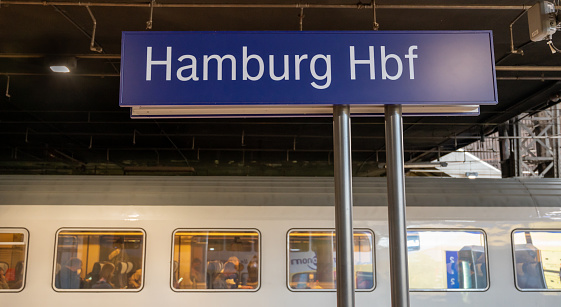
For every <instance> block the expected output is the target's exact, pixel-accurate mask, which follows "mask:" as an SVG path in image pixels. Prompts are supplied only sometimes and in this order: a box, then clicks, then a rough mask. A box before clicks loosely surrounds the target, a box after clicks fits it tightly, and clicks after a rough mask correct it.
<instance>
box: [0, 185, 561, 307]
mask: <svg viewBox="0 0 561 307" xmlns="http://www.w3.org/2000/svg"><path fill="white" fill-rule="evenodd" d="M406 195H407V197H406V204H407V229H408V231H407V247H408V271H409V287H410V301H411V306H427V307H428V306H430V307H439V306H447V307H448V306H496V305H499V304H500V305H505V306H526V305H531V306H558V305H559V302H561V274H560V269H561V180H558V179H520V178H508V179H475V180H471V179H456V178H426V177H425V178H414V177H408V178H407V179H406ZM334 199H335V197H334V182H333V178H329V177H202V176H69V175H66V176H57V175H0V298H1V301H2V303H3V304H6V305H7V306H41V305H49V306H51V305H52V306H75V305H76V304H79V305H80V306H99V305H105V304H109V305H112V306H113V305H116V306H120V305H123V306H125V305H126V306H129V305H131V306H156V305H157V304H165V305H170V306H182V305H193V304H196V305H201V306H205V307H214V306H216V307H218V306H220V307H223V306H229V307H230V306H231V307H235V306H244V307H247V306H268V307H281V306H282V307H284V306H302V307H304V306H333V307H334V306H336V296H337V294H336V289H335V288H336V274H335V271H336V265H335V263H336V256H337V255H336V253H335V250H336V249H335V245H336V239H337V238H336V235H335V229H334V227H335V208H334V203H335V200H334ZM353 217H354V218H353V227H354V230H355V231H354V236H353V238H354V239H353V240H354V270H355V272H354V277H355V279H354V280H353V281H354V283H355V288H356V291H355V306H357V307H366V306H391V296H390V268H389V240H388V220H387V197H386V179H385V178H367V177H357V178H353Z"/></svg>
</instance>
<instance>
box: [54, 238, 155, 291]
mask: <svg viewBox="0 0 561 307" xmlns="http://www.w3.org/2000/svg"><path fill="white" fill-rule="evenodd" d="M65 231H91V232H100V233H103V232H107V233H110V232H140V233H142V239H143V242H142V264H141V268H142V284H141V285H140V288H138V289H58V288H57V287H56V286H55V280H56V265H57V255H58V254H57V253H58V239H59V235H60V233H61V232H65ZM101 235H102V234H100V236H101ZM146 240H147V235H146V231H145V230H144V229H143V228H121V227H84V228H81V227H62V228H59V229H58V230H57V231H56V233H55V244H54V252H53V267H52V276H51V277H52V281H51V287H52V289H53V290H54V291H55V292H59V293H73V292H85V293H98V292H131V293H137V292H140V291H142V290H143V289H144V284H145V282H146V280H145V279H146V274H145V272H146V270H145V266H146Z"/></svg>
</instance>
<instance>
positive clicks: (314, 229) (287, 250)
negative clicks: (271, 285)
mask: <svg viewBox="0 0 561 307" xmlns="http://www.w3.org/2000/svg"><path fill="white" fill-rule="evenodd" d="M295 231H310V232H313V231H324V232H327V231H332V232H335V228H290V229H288V231H287V232H286V248H285V250H286V261H285V265H286V268H285V271H286V283H285V285H286V288H287V289H288V290H289V291H291V292H337V288H333V289H293V288H291V287H290V233H291V232H295ZM355 231H364V232H368V233H370V234H371V235H372V248H371V252H372V270H373V272H372V274H373V276H372V281H373V283H374V285H373V287H372V288H370V289H356V281H355V290H354V291H355V292H361V293H362V292H373V291H374V290H376V288H377V286H378V280H377V278H376V277H377V274H376V273H377V267H376V236H375V234H374V231H373V230H372V229H370V228H353V235H354V232H355ZM353 243H354V242H353ZM335 252H336V251H335ZM353 256H354V249H353ZM353 275H354V272H353Z"/></svg>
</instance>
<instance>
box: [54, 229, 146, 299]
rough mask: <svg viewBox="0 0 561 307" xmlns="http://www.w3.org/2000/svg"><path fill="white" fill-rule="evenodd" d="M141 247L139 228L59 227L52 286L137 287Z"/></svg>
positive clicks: (142, 243) (129, 288) (60, 289)
mask: <svg viewBox="0 0 561 307" xmlns="http://www.w3.org/2000/svg"><path fill="white" fill-rule="evenodd" d="M143 250H144V233H143V232H142V231H97V230H81V229H77V230H61V231H59V233H58V235H57V249H56V266H55V272H54V274H55V277H54V279H55V283H54V287H55V289H56V290H57V291H65V290H86V291H87V290H90V289H115V290H137V289H140V288H141V282H140V281H141V280H142V264H143V254H144V252H143ZM139 275H140V276H139Z"/></svg>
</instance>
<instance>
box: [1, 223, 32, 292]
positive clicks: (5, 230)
mask: <svg viewBox="0 0 561 307" xmlns="http://www.w3.org/2000/svg"><path fill="white" fill-rule="evenodd" d="M0 233H22V234H23V245H24V246H25V248H24V253H23V263H24V266H23V279H22V283H21V288H19V289H0V294H1V293H19V292H22V291H23V290H24V289H25V284H26V282H27V262H28V255H29V230H28V229H27V228H24V227H0ZM12 245H13V244H12ZM16 245H20V244H16ZM6 273H7V272H4V275H5V274H6Z"/></svg>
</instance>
